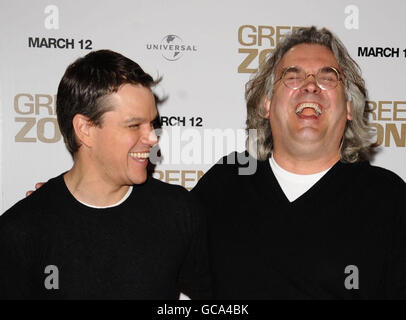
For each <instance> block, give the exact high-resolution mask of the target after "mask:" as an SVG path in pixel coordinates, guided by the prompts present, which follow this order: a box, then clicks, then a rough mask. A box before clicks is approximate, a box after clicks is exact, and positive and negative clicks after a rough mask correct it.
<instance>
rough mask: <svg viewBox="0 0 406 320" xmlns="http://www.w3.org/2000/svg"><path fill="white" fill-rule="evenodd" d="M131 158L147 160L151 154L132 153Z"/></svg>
mask: <svg viewBox="0 0 406 320" xmlns="http://www.w3.org/2000/svg"><path fill="white" fill-rule="evenodd" d="M130 157H133V158H144V159H145V158H148V157H149V152H130Z"/></svg>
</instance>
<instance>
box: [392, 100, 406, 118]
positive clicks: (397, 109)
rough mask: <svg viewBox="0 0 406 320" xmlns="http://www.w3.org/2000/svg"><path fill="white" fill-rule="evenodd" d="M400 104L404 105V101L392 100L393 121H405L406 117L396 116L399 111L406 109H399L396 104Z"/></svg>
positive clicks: (405, 110) (405, 102)
mask: <svg viewBox="0 0 406 320" xmlns="http://www.w3.org/2000/svg"><path fill="white" fill-rule="evenodd" d="M400 104H403V105H405V104H406V101H394V103H393V120H394V121H405V120H406V118H401V117H399V116H398V113H399V112H406V109H399V108H398V106H399V105H400Z"/></svg>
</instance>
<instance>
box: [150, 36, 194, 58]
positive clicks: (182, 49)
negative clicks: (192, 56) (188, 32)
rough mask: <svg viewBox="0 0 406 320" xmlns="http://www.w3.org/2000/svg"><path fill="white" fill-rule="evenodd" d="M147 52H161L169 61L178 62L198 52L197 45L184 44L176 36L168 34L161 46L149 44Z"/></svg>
mask: <svg viewBox="0 0 406 320" xmlns="http://www.w3.org/2000/svg"><path fill="white" fill-rule="evenodd" d="M147 50H153V51H160V52H161V55H162V57H163V58H165V60H167V61H177V60H179V59H180V58H181V57H183V55H184V54H185V53H186V54H187V53H190V52H195V51H197V48H196V45H194V44H189V43H184V41H183V40H182V38H181V37H179V36H177V35H176V34H168V35H166V36H165V37H163V38H162V40H161V43H160V44H147Z"/></svg>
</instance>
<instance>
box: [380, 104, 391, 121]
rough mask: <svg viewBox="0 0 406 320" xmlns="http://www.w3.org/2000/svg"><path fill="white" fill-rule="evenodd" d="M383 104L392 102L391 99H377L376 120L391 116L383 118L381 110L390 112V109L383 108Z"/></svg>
mask: <svg viewBox="0 0 406 320" xmlns="http://www.w3.org/2000/svg"><path fill="white" fill-rule="evenodd" d="M384 104H392V101H379V102H378V120H386V121H388V120H391V118H384V117H383V116H382V112H390V111H391V110H390V109H384V108H383V105H384Z"/></svg>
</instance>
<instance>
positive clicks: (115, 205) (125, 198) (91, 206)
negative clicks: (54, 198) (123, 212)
mask: <svg viewBox="0 0 406 320" xmlns="http://www.w3.org/2000/svg"><path fill="white" fill-rule="evenodd" d="M132 191H133V186H130V187H129V188H128V191H127V193H126V194H125V195H124V197H122V198H121V200H119V201H118V202H117V203H114V204H112V205H109V206H105V207H100V206H94V205H91V204H88V203H85V202H82V201H80V200H78V199H76V200H77V201H79V202H80V203H81V204H83V205H85V206H87V207H90V208H95V209H106V208H112V207H117V206H119V205H120V204H122V203H123V202H124V201H125V200H127V198H128V197H129V196H130V194H131V192H132Z"/></svg>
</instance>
